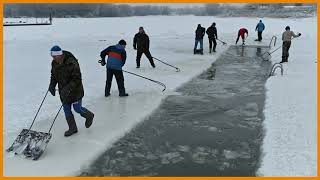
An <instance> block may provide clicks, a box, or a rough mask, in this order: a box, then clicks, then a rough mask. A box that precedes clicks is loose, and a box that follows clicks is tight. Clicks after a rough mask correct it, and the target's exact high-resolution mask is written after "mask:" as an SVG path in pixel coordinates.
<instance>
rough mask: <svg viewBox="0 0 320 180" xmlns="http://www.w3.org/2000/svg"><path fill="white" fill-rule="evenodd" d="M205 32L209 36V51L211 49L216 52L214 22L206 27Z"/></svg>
mask: <svg viewBox="0 0 320 180" xmlns="http://www.w3.org/2000/svg"><path fill="white" fill-rule="evenodd" d="M206 33H207V35H208V38H209V53H211V51H213V52H216V47H217V42H216V39H218V34H217V28H216V23H212V25H211V26H210V27H208V29H207V31H206ZM212 43H213V49H212Z"/></svg>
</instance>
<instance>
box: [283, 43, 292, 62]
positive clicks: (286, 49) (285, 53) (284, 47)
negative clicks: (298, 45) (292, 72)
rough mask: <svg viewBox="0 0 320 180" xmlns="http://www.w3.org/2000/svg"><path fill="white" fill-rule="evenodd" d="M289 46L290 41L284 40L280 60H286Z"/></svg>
mask: <svg viewBox="0 0 320 180" xmlns="http://www.w3.org/2000/svg"><path fill="white" fill-rule="evenodd" d="M290 46H291V41H284V42H283V43H282V62H288V57H289V49H290Z"/></svg>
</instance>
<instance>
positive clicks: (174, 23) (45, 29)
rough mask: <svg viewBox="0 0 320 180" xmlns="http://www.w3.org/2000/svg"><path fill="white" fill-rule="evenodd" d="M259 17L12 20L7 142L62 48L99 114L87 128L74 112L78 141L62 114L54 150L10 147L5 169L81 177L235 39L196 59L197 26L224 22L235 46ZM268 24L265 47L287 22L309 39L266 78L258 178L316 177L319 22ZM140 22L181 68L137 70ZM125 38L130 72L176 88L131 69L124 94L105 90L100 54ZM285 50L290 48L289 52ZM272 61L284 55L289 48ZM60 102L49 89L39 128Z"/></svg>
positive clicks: (35, 101)
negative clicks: (35, 155)
mask: <svg viewBox="0 0 320 180" xmlns="http://www.w3.org/2000/svg"><path fill="white" fill-rule="evenodd" d="M259 19H260V18H216V17H196V16H146V17H126V18H68V19H54V21H53V25H52V26H25V27H4V29H3V30H4V131H3V133H4V147H5V148H7V147H8V146H9V145H11V143H12V142H13V140H14V139H15V137H16V136H17V135H18V133H19V132H20V131H21V129H22V128H26V127H28V126H29V125H30V124H31V122H32V119H33V116H34V115H35V113H36V110H37V108H38V106H39V104H40V102H41V100H42V98H43V96H44V94H45V92H46V90H47V88H48V85H49V77H50V63H51V57H50V55H49V49H50V48H51V47H52V46H53V45H60V46H61V47H62V48H63V49H65V50H69V51H71V52H72V53H73V54H74V55H75V56H76V57H77V58H78V60H79V63H80V67H81V71H82V78H83V84H84V90H85V97H84V99H83V105H84V106H85V107H87V108H88V109H90V110H92V111H93V112H94V113H95V119H94V122H93V125H92V127H90V128H89V129H86V128H85V127H84V119H83V118H82V117H80V116H79V115H78V114H77V115H76V116H75V117H76V121H77V123H78V129H79V132H78V133H77V134H76V135H73V136H71V137H69V138H65V137H64V136H63V132H64V131H65V130H66V129H67V124H66V122H65V119H64V114H63V113H62V112H61V113H60V115H59V116H58V119H57V121H56V123H55V124H54V127H53V130H52V133H53V137H52V139H51V141H50V143H49V145H48V147H47V149H46V152H45V154H43V156H42V157H41V159H39V160H38V161H31V160H26V159H22V158H19V157H11V156H10V154H8V153H6V152H4V154H3V156H4V176H66V175H75V174H76V173H77V172H78V171H80V170H81V169H82V168H85V167H86V166H88V165H89V163H90V162H91V160H93V159H94V158H95V157H97V155H98V154H99V153H100V152H102V151H104V150H105V149H106V148H108V147H110V146H111V145H112V143H113V142H115V141H116V140H117V139H118V138H120V137H122V136H123V135H124V134H125V133H126V132H128V131H129V130H130V129H131V128H132V127H134V126H135V125H136V124H137V123H139V122H141V121H142V120H143V119H144V118H145V117H147V116H148V115H149V114H150V113H151V112H152V111H153V110H154V109H155V108H157V106H158V105H159V104H160V102H161V100H162V99H163V98H165V97H166V96H167V95H170V94H172V93H175V92H174V90H175V89H176V88H177V87H179V86H180V85H182V84H183V83H186V82H187V81H188V80H190V79H191V78H192V77H194V76H195V75H198V74H200V73H201V72H202V71H204V70H205V69H206V68H207V67H209V66H210V65H211V63H212V62H214V61H215V59H216V58H217V57H218V56H219V54H220V53H223V51H224V50H226V49H227V47H228V46H222V45H221V44H220V43H219V42H218V47H217V51H218V52H217V53H216V54H214V55H213V54H208V42H207V37H205V39H204V50H205V55H203V56H200V55H198V56H194V55H193V54H192V52H193V45H194V31H195V28H196V26H197V24H199V23H201V24H202V25H203V26H204V27H206V28H207V27H208V26H210V25H211V23H212V22H216V23H217V28H218V36H219V38H220V39H221V40H223V41H226V42H227V43H228V45H229V44H234V42H235V38H236V35H237V31H238V29H239V28H240V27H247V28H248V30H249V37H248V40H247V41H246V44H248V45H249V44H259V43H257V42H255V41H254V39H256V37H257V35H256V32H254V28H255V26H256V23H257V22H258V21H259ZM262 20H263V22H264V23H265V25H266V30H265V31H264V32H263V38H264V39H263V42H262V43H260V44H261V45H268V44H269V40H270V39H271V37H272V36H274V35H276V36H277V37H278V43H277V46H279V45H281V40H280V38H281V34H282V32H283V30H284V27H285V26H286V25H289V26H290V27H291V29H292V30H293V31H295V32H301V33H302V37H301V38H298V39H295V40H294V41H293V42H292V47H291V49H290V57H289V63H288V64H284V70H285V71H284V72H285V74H284V76H280V75H279V73H278V74H277V76H274V77H271V78H270V79H269V80H268V81H267V84H266V88H267V98H266V106H265V111H264V115H265V121H264V126H265V129H266V136H265V139H264V144H263V147H262V152H263V154H264V156H263V158H262V160H261V168H260V169H259V171H258V174H259V175H264V176H272V175H276V176H279V175H283V176H286V175H296V176H299V175H311V176H316V174H317V171H316V169H317V167H316V165H317V164H316V162H317V161H316V160H317V154H316V152H317V150H316V147H317V138H316V137H317V136H316V135H317V130H316V127H317V126H316V125H317V124H316V122H317V121H316V120H317V119H316V106H317V104H316V97H317V89H316V80H317V79H316V73H317V69H316V67H317V64H316V63H315V62H316V61H317V60H316V50H317V44H316V42H317V34H316V33H317V29H316V26H317V19H316V17H314V18H305V19H293V18H292V19H272V18H263V19H262ZM139 26H144V27H145V30H146V32H147V34H148V35H149V36H150V40H151V45H150V51H151V53H152V55H153V56H154V57H157V58H159V59H161V60H164V61H166V62H169V63H171V64H173V65H175V66H177V67H179V68H180V69H181V72H175V69H173V68H171V67H168V66H165V65H163V64H161V63H159V62H158V61H155V63H156V65H157V68H155V69H153V68H152V67H151V66H150V64H149V62H148V60H147V59H146V57H144V56H143V57H142V62H141V63H142V65H141V68H140V69H136V68H135V56H136V52H135V51H134V50H133V48H132V40H133V36H134V34H135V33H136V32H137V29H138V28H139ZM120 39H125V40H126V41H127V44H128V45H127V48H126V49H127V55H128V59H127V64H126V65H125V67H124V69H125V70H127V71H131V72H134V73H137V74H140V75H144V76H147V77H149V78H151V79H155V80H158V81H161V82H163V83H165V84H166V86H167V90H166V91H165V92H161V90H162V88H161V87H160V86H158V85H157V84H154V83H152V82H150V81H146V80H144V79H141V78H138V77H135V76H132V75H130V74H124V76H125V87H126V90H127V91H128V93H129V95H130V96H129V97H127V98H119V97H118V96H117V95H118V92H117V86H116V82H115V81H113V85H112V92H111V94H112V95H111V97H108V98H105V97H104V85H105V76H106V75H105V67H101V66H100V65H99V64H98V63H97V61H98V60H99V58H100V57H99V54H100V51H101V50H103V49H104V48H106V47H107V46H109V45H113V44H115V43H117V42H118V41H119V40H120ZM280 51H281V50H280ZM280 51H278V52H277V53H275V54H274V56H273V59H272V61H274V62H279V61H280V57H281V52H280ZM59 107H60V101H59V98H58V97H52V96H51V95H49V96H48V97H47V100H46V101H45V103H44V105H43V107H42V110H41V111H40V113H39V116H38V121H37V122H36V124H35V129H36V130H40V131H47V130H49V128H50V124H51V121H52V120H53V118H54V115H55V113H57V111H58V108H59Z"/></svg>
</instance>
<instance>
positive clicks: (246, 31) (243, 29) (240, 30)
mask: <svg viewBox="0 0 320 180" xmlns="http://www.w3.org/2000/svg"><path fill="white" fill-rule="evenodd" d="M245 34H247V37H248V36H249V33H248V30H247V29H246V28H240V29H239V31H238V37H237V40H236V45H237V43H238V41H239V37H240V36H241V38H242V45H245V44H244V41H245Z"/></svg>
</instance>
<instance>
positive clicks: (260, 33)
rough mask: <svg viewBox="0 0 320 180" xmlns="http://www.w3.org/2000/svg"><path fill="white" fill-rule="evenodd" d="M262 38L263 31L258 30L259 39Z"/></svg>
mask: <svg viewBox="0 0 320 180" xmlns="http://www.w3.org/2000/svg"><path fill="white" fill-rule="evenodd" d="M261 40H262V32H258V41H261Z"/></svg>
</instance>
